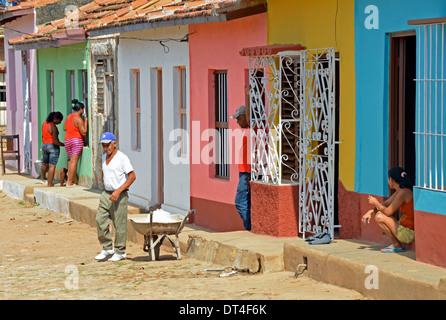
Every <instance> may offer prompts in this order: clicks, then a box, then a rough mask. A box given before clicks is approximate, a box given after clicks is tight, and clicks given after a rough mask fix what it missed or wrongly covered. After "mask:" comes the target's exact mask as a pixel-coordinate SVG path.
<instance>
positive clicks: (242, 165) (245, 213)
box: [231, 106, 251, 230]
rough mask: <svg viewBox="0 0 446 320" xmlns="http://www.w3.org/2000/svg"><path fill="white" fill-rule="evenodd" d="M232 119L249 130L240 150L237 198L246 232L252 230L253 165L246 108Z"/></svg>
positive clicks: (244, 135)
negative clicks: (250, 186)
mask: <svg viewBox="0 0 446 320" xmlns="http://www.w3.org/2000/svg"><path fill="white" fill-rule="evenodd" d="M231 119H237V124H238V125H239V126H240V128H242V129H248V130H246V131H245V134H243V136H242V139H243V143H242V149H241V150H240V158H239V162H238V166H239V182H238V186H237V194H236V196H235V207H236V208H237V211H238V213H239V214H240V217H241V218H242V220H243V225H244V227H245V230H251V193H250V189H249V182H250V181H251V164H250V158H249V157H250V152H249V151H250V148H248V144H249V139H250V135H249V122H248V118H247V116H246V107H245V106H240V107H238V108H237V110H236V112H235V113H234V114H233V115H232V116H231Z"/></svg>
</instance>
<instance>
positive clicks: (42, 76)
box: [37, 42, 92, 186]
mask: <svg viewBox="0 0 446 320" xmlns="http://www.w3.org/2000/svg"><path fill="white" fill-rule="evenodd" d="M84 61H85V63H84ZM50 70H53V71H54V110H55V111H60V112H61V113H62V114H63V116H64V121H65V119H66V118H67V116H68V115H69V114H70V113H71V98H70V71H71V70H74V71H75V72H74V73H75V92H76V99H78V100H79V101H82V70H86V71H87V79H88V80H87V81H89V80H90V54H89V51H88V43H87V42H82V43H77V44H72V45H66V46H62V47H59V48H46V49H38V50H37V77H38V80H37V83H38V101H39V106H38V108H39V110H38V115H39V119H38V121H39V156H40V157H41V156H42V152H41V151H40V149H41V147H42V132H41V130H42V123H43V122H44V121H45V119H46V118H47V116H48V114H49V113H50V112H51V100H50ZM87 88H90V83H88V84H87ZM88 101H91V98H90V90H89V89H88ZM87 111H88V113H89V120H90V119H91V117H90V108H89V107H88V109H87ZM90 124H91V121H89V127H90ZM58 129H59V140H60V141H62V142H64V141H65V131H64V130H63V122H62V123H61V124H60V125H58ZM88 135H89V141H91V130H89V134H88ZM60 150H61V152H60V157H59V161H58V163H57V166H56V169H61V168H66V165H67V160H68V155H67V153H66V151H65V148H64V147H61V149H60ZM91 150H92V149H91V146H85V147H84V149H83V151H82V155H81V158H80V160H79V162H78V165H77V174H78V176H79V183H80V184H82V185H87V186H91V185H89V184H91V181H92V162H91V159H92V156H91ZM56 178H57V179H58V176H57V177H56Z"/></svg>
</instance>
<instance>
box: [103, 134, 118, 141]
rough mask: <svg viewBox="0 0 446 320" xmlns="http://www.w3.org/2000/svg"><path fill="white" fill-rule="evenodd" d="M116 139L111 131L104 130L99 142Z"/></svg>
mask: <svg viewBox="0 0 446 320" xmlns="http://www.w3.org/2000/svg"><path fill="white" fill-rule="evenodd" d="M112 141H116V137H115V135H114V134H113V133H111V132H104V133H103V134H102V136H101V143H110V142H112Z"/></svg>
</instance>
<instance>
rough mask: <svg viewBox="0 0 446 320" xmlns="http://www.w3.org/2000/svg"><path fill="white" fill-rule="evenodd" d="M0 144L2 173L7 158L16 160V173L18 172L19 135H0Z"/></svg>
mask: <svg viewBox="0 0 446 320" xmlns="http://www.w3.org/2000/svg"><path fill="white" fill-rule="evenodd" d="M0 146H1V150H2V151H1V154H2V168H3V173H2V174H3V175H4V174H5V173H6V171H5V169H6V168H5V165H6V161H7V160H16V161H17V173H18V174H20V139H19V135H18V134H15V135H1V136H0Z"/></svg>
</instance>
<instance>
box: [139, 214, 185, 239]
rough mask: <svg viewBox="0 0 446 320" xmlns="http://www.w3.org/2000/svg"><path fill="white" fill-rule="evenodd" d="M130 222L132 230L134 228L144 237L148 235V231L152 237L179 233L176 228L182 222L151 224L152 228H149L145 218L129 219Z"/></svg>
mask: <svg viewBox="0 0 446 320" xmlns="http://www.w3.org/2000/svg"><path fill="white" fill-rule="evenodd" d="M130 221H131V222H132V225H133V228H135V230H136V231H137V232H138V233H140V234H142V235H145V236H148V235H149V234H150V230H151V231H152V234H153V235H158V234H163V233H166V234H176V233H177V232H180V231H181V230H178V228H179V227H180V226H181V222H182V221H177V222H152V228H150V222H148V221H147V218H131V219H130Z"/></svg>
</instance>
